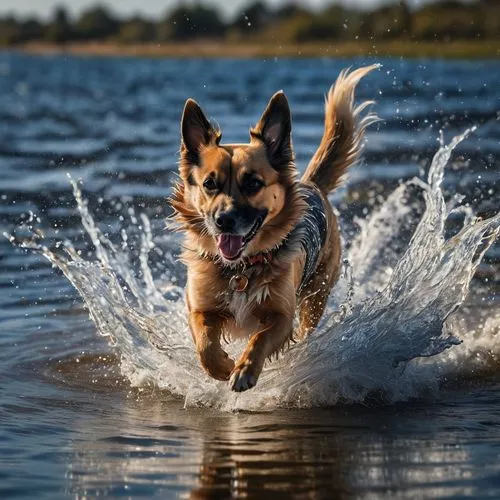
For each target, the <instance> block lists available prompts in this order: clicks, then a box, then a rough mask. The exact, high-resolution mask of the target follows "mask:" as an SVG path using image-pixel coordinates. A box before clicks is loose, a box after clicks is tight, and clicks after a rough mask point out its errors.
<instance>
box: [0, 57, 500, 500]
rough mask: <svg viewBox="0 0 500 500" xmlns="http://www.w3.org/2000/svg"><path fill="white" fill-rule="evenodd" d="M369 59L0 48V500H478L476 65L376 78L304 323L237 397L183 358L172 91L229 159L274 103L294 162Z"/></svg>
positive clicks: (497, 482) (486, 471)
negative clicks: (288, 113) (323, 297)
mask: <svg viewBox="0 0 500 500" xmlns="http://www.w3.org/2000/svg"><path fill="white" fill-rule="evenodd" d="M371 62H374V61H373V60H369V61H368V60H367V61H365V60H361V59H347V60H335V59H316V60H282V59H277V60H262V61H260V60H250V61H239V60H223V59H221V60H210V61H204V60H196V59H193V60H163V59H158V60H150V59H120V58H115V59H106V58H92V57H88V58H83V57H82V58H73V57H66V56H50V57H29V56H24V55H19V54H14V53H1V54H0V94H1V96H2V99H1V100H0V229H1V231H2V232H6V233H7V236H8V237H9V235H15V239H12V241H9V240H8V239H7V238H2V239H1V240H0V331H1V336H0V346H1V348H0V401H1V402H0V422H1V427H0V496H1V497H2V498H9V497H16V498H48V499H55V498H65V497H76V498H93V497H95V496H111V497H149V496H156V497H160V498H175V497H183V498H185V497H189V498H217V499H220V498H229V497H245V498H259V499H263V498H272V499H277V498H351V497H356V498H387V497H394V498H444V497H452V498H464V497H472V498H484V497H487V496H491V497H498V496H500V413H499V411H498V410H499V408H500V364H499V356H500V248H499V245H498V243H494V242H493V239H494V238H495V236H496V235H498V230H499V228H500V218H499V217H498V216H496V214H497V213H498V212H499V208H500V154H499V153H500V123H499V121H498V118H499V111H500V87H499V85H498V82H499V81H500V63H499V62H497V61H476V62H464V61H450V62H445V61H432V60H415V61H403V60H399V59H385V60H381V61H376V62H381V63H382V64H383V66H382V68H381V69H380V70H378V71H376V72H375V73H373V74H371V75H370V76H369V77H367V78H366V80H365V81H363V82H362V83H361V84H360V87H359V92H358V94H357V95H358V98H359V100H365V99H374V100H375V101H376V105H375V108H374V109H375V111H376V112H377V113H378V115H379V116H380V117H381V118H382V121H381V122H380V123H379V124H377V125H376V126H373V127H372V128H371V129H370V131H369V133H368V134H367V141H366V149H365V154H364V158H363V161H362V163H361V164H360V165H359V166H357V167H356V168H355V170H353V171H352V175H351V176H350V180H349V182H348V183H347V185H346V186H345V187H344V188H342V189H341V190H339V191H338V192H337V193H335V195H334V196H333V198H332V200H333V202H334V203H335V205H336V207H337V208H338V210H339V211H340V214H341V220H342V228H343V235H344V240H345V247H346V251H345V254H344V255H345V258H346V260H347V261H348V264H346V267H345V270H344V273H343V276H342V278H341V280H340V282H339V285H338V286H337V287H336V289H335V291H334V293H333V295H332V298H331V301H330V304H329V309H328V313H327V315H326V316H325V319H324V321H323V323H322V324H321V325H320V327H319V329H318V331H317V332H316V333H315V334H314V335H313V336H312V337H311V339H310V341H309V342H306V343H303V344H299V345H296V346H295V347H293V348H292V349H291V351H290V352H288V353H286V354H285V355H284V356H283V357H282V358H281V359H280V360H278V361H277V362H274V363H272V364H270V365H269V367H268V368H267V369H266V371H265V372H264V373H263V376H262V378H261V380H260V381H259V384H258V385H257V387H256V388H255V389H253V390H251V391H249V392H248V393H244V394H241V395H236V394H234V393H231V392H230V391H229V390H228V388H227V386H226V384H224V383H219V382H214V381H211V380H210V379H208V378H207V377H205V376H204V375H203V373H202V372H201V370H200V369H199V366H198V364H197V362H196V359H195V357H194V354H193V350H192V347H191V341H190V338H189V333H188V331H187V327H186V322H185V312H184V306H183V303H182V298H181V294H182V285H183V280H184V276H185V272H184V269H183V268H182V266H181V265H180V263H178V262H177V261H176V259H175V257H176V255H178V253H179V248H180V240H179V237H178V236H176V235H174V234H172V233H171V232H170V231H168V230H166V229H165V218H166V217H167V216H168V215H169V213H170V212H169V209H168V207H167V205H166V203H165V199H166V197H167V196H168V195H169V193H170V190H171V186H172V183H173V182H174V181H175V178H176V176H175V172H176V161H177V157H178V149H179V117H180V113H181V110H182V106H183V103H184V101H185V99H186V98H187V97H194V98H195V99H197V100H198V101H199V102H200V103H201V105H202V106H203V107H204V109H205V110H206V112H207V114H208V115H209V116H211V117H214V118H215V119H216V120H217V121H218V122H219V124H220V126H221V127H222V131H223V141H225V142H242V141H245V140H246V139H247V137H248V128H249V127H250V126H251V125H253V124H254V123H255V122H256V120H257V119H258V117H259V115H260V113H261V112H262V110H263V109H264V107H265V104H266V103H267V100H268V98H269V97H270V95H272V94H273V93H274V92H275V91H276V90H279V89H281V88H282V89H284V91H285V92H286V94H287V95H288V97H289V100H290V104H291V107H292V113H293V122H294V126H293V128H294V131H293V134H294V135H293V138H294V145H295V148H296V152H297V161H298V166H299V168H300V169H303V168H304V167H305V165H306V164H307V161H308V159H309V157H310V156H311V154H312V153H313V152H314V149H315V147H316V145H317V142H318V141H319V138H320V136H321V128H322V106H323V95H324V93H325V91H326V90H327V88H328V86H329V85H330V84H331V83H332V81H333V80H334V79H335V78H336V76H337V74H338V72H339V71H340V70H341V69H342V68H344V67H347V66H354V67H356V66H360V65H362V64H365V63H371ZM474 126H477V130H475V131H472V133H471V134H470V135H469V136H468V137H464V138H463V141H462V142H461V143H460V144H457V145H456V148H455V149H453V150H452V148H446V147H443V148H442V149H441V153H440V155H439V156H438V157H437V158H436V160H435V162H434V164H433V167H432V168H431V169H430V174H431V175H430V176H428V172H429V167H430V165H431V160H432V157H433V155H434V153H435V152H436V151H437V150H438V149H439V148H440V143H439V137H440V131H441V130H442V131H443V144H445V145H446V144H449V143H450V141H451V139H452V137H454V136H457V135H459V134H461V133H463V132H464V131H466V130H467V129H470V128H471V127H474ZM457 142H458V141H457ZM447 155H450V156H451V158H450V161H449V162H448V161H447ZM445 165H446V168H445ZM68 173H69V174H70V176H71V178H72V179H73V182H74V185H73V186H72V185H71V183H70V180H69V179H68V176H67V174H68ZM443 175H444V177H443ZM415 177H418V178H419V179H421V180H412V179H414V178H415ZM80 179H81V183H77V182H76V181H79V180H80ZM75 197H76V199H75ZM443 197H444V198H443ZM77 202H78V203H77ZM454 206H455V208H453V207H454ZM474 215H479V216H480V217H481V219H482V220H477V219H474ZM495 216H496V218H494V217H495ZM489 218H490V219H489ZM489 245H491V246H490V247H489V248H487V247H488V246H489ZM23 246H24V247H25V248H21V247H23ZM26 247H30V248H26ZM486 250H487V251H486ZM484 252H485V253H484ZM61 271H62V272H61ZM77 289H78V291H77ZM89 313H90V316H91V317H92V319H90V318H89ZM460 341H463V342H462V343H460ZM240 348H241V346H236V348H235V349H236V350H237V349H240Z"/></svg>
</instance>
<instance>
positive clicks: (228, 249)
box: [217, 217, 264, 260]
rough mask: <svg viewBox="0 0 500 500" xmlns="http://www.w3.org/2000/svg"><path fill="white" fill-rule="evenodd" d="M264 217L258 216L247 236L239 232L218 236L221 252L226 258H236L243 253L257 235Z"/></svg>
mask: <svg viewBox="0 0 500 500" xmlns="http://www.w3.org/2000/svg"><path fill="white" fill-rule="evenodd" d="M263 221H264V219H263V218H262V217H257V219H256V220H255V222H254V225H253V226H252V228H251V229H250V231H248V233H247V234H246V235H245V236H240V235H239V234H230V233H223V234H221V235H219V236H218V237H217V246H218V247H219V252H220V253H221V255H222V256H223V257H224V258H225V259H226V260H236V259H238V258H239V257H240V255H241V254H242V253H243V250H244V249H245V247H246V246H247V245H248V243H250V241H251V240H252V239H253V238H254V237H255V235H256V234H257V231H258V230H259V229H260V227H261V226H262V222H263Z"/></svg>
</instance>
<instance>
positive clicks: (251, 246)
mask: <svg viewBox="0 0 500 500" xmlns="http://www.w3.org/2000/svg"><path fill="white" fill-rule="evenodd" d="M376 67H377V66H376V65H373V66H368V67H364V68H360V69H357V70H356V71H352V72H349V71H348V70H345V71H343V72H341V73H340V75H339V77H338V79H337V81H336V83H335V84H334V85H333V86H332V87H331V89H330V91H329V93H328V96H327V98H326V104H325V126H324V133H323V138H322V139H321V142H320V145H319V147H318V149H317V151H316V153H315V154H314V156H313V158H312V159H311V162H310V163H309V165H308V167H307V169H306V171H305V173H304V175H303V176H302V178H301V179H300V181H299V180H298V172H297V168H296V166H295V162H294V158H295V156H294V151H293V147H292V139H291V128H292V122H291V115H290V108H289V106H288V101H287V98H286V97H285V94H284V93H283V92H277V93H276V94H274V95H273V97H272V98H271V100H270V101H269V103H268V105H267V107H266V109H265V111H264V114H263V115H262V117H261V119H260V120H259V122H258V123H257V125H256V126H255V127H254V128H252V129H251V130H250V142H249V143H248V144H222V143H221V138H222V134H221V131H220V130H219V128H218V127H217V126H215V125H214V124H212V123H211V122H209V121H208V119H207V118H206V117H205V114H204V113H203V111H202V110H201V108H200V106H199V105H198V104H197V103H196V102H195V101H194V100H193V99H188V100H187V101H186V104H185V107H184V112H183V115H182V121H181V135H182V141H181V158H180V164H179V173H180V182H179V183H178V184H177V186H176V188H175V190H174V194H173V196H172V197H171V199H170V204H171V206H172V207H173V209H174V215H173V217H174V220H175V221H176V223H177V227H178V228H179V229H180V230H182V231H183V232H184V234H185V246H184V251H183V254H182V261H183V262H184V263H185V264H186V266H187V275H188V277H187V286H186V302H187V308H188V314H189V318H188V319H189V325H190V328H191V333H192V336H193V340H194V343H195V345H196V350H197V353H198V357H199V360H200V362H201V365H202V367H203V368H204V370H205V371H206V372H207V373H208V374H209V375H210V376H212V377H213V378H215V379H218V380H230V382H229V383H230V386H231V389H232V390H234V391H237V392H240V391H245V390H247V389H250V388H251V387H253V386H255V384H256V383H257V379H258V378H259V375H260V373H261V371H262V368H263V366H264V362H265V360H266V359H267V358H270V357H271V356H272V355H274V354H277V353H279V351H280V350H282V349H283V348H284V347H285V346H286V345H288V343H289V342H290V340H292V339H293V338H304V337H305V336H306V335H308V334H309V333H310V332H311V331H312V330H313V329H314V328H315V327H316V325H317V324H318V322H319V320H320V318H321V315H322V314H323V311H324V309H325V305H326V301H327V298H328V295H329V293H330V290H331V288H332V287H333V285H334V284H335V282H336V280H337V278H338V275H339V269H340V263H341V243H340V235H339V228H338V224H337V219H336V217H335V215H334V212H333V209H332V206H331V205H330V202H329V201H328V194H329V193H330V192H331V191H333V190H334V189H335V188H337V187H338V186H339V185H340V183H341V181H342V177H343V175H344V174H345V173H346V171H347V169H348V168H349V167H350V166H352V165H353V164H354V163H355V162H356V161H357V159H358V157H359V154H360V151H361V146H362V139H363V136H364V132H365V129H366V127H367V126H368V125H370V124H371V123H373V122H374V121H375V120H376V117H375V115H373V114H371V113H367V114H364V117H363V116H362V115H363V111H364V110H366V108H367V106H369V105H370V104H371V101H368V102H364V103H362V104H361V105H359V106H358V107H355V106H354V90H355V88H356V85H357V84H358V82H359V81H360V79H361V78H362V77H364V76H365V75H366V74H367V73H369V72H370V71H372V70H373V69H375V68H376ZM296 311H298V320H299V326H298V330H297V331H296V332H295V333H294V327H293V324H294V318H295V314H296ZM242 336H244V337H246V338H248V344H247V346H246V348H245V350H244V352H243V354H242V355H241V356H240V358H239V359H238V361H237V362H236V363H235V362H234V361H233V360H232V359H231V358H230V357H229V356H228V355H227V353H226V352H225V351H224V350H223V348H222V346H221V339H225V338H229V339H231V338H236V337H242Z"/></svg>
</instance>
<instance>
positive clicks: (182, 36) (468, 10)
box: [0, 0, 500, 46]
mask: <svg viewBox="0 0 500 500" xmlns="http://www.w3.org/2000/svg"><path fill="white" fill-rule="evenodd" d="M195 39H213V40H216V39H219V40H220V39H225V40H228V41H234V42H237V41H252V40H253V41H255V42H273V41H275V42H280V43H301V42H307V41H324V40H332V41H335V40H338V41H354V40H376V39H387V40H390V39H407V40H443V41H446V40H457V39H500V0H477V1H476V2H474V3H467V4H464V3H461V2H460V1H458V0H442V1H438V2H436V3H432V4H428V5H425V6H424V7H421V8H419V9H416V10H412V9H410V8H409V7H408V4H407V3H406V1H404V0H403V1H399V2H397V3H395V4H392V5H385V6H383V7H379V8H377V9H375V10H373V11H371V12H366V11H360V10H354V9H352V8H346V7H342V6H339V5H337V4H334V5H330V6H328V7H326V8H325V9H323V10H322V11H320V12H317V11H312V10H310V9H308V8H307V7H304V6H303V5H299V4H294V3H289V4H286V5H284V6H281V7H277V8H271V7H269V6H268V5H267V4H266V3H265V2H262V1H256V2H254V3H251V4H249V5H247V6H246V7H245V8H244V9H242V10H241V11H240V12H239V13H238V15H237V16H236V17H235V18H234V19H232V20H230V21H225V20H224V18H223V17H222V16H221V15H220V13H219V11H218V10H217V9H215V8H214V7H211V6H207V5H205V4H203V3H198V4H189V5H179V6H178V7H176V8H174V9H173V10H171V11H169V12H168V13H167V14H166V15H165V16H163V17H162V18H161V19H159V20H155V21H153V20H151V19H147V18H144V17H140V16H135V17H132V18H129V19H119V18H118V17H116V16H115V15H114V14H113V13H112V12H111V11H110V10H109V9H108V8H106V7H105V6H103V5H94V6H92V7H90V8H89V9H87V10H85V11H84V12H82V13H81V14H80V15H79V16H78V17H77V18H76V19H73V18H71V16H70V15H69V14H68V12H67V10H66V9H65V7H64V6H60V7H57V8H56V9H55V11H54V13H53V15H52V17H51V19H50V20H49V21H48V22H42V21H40V20H38V19H35V18H31V19H24V20H21V19H17V18H15V17H13V16H6V17H0V45H4V46H11V45H16V44H22V43H26V42H30V41H46V42H51V43H57V44H64V43H68V42H77V41H113V42H119V43H144V42H181V41H189V40H195Z"/></svg>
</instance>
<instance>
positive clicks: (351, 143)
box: [301, 64, 379, 194]
mask: <svg viewBox="0 0 500 500" xmlns="http://www.w3.org/2000/svg"><path fill="white" fill-rule="evenodd" d="M378 67H379V65H378V64H374V65H372V66H366V67H364V68H359V69H357V70H355V71H352V72H349V69H347V70H344V71H342V72H341V73H340V75H339V77H338V78H337V81H336V82H335V84H334V85H332V86H331V88H330V91H329V92H328V95H327V96H326V102H325V130H324V132H323V138H322V139H321V143H320V145H319V147H318V149H317V151H316V153H314V156H313V157H312V159H311V161H310V163H309V165H308V166H307V169H306V171H305V173H304V175H303V176H302V179H301V182H312V183H314V184H315V185H316V186H318V187H319V189H320V190H321V191H322V192H323V193H324V194H328V193H329V192H331V191H333V190H334V189H335V188H336V187H338V186H339V185H340V184H341V183H342V176H343V175H344V174H345V173H346V171H347V169H348V168H349V167H350V166H352V165H353V164H354V163H356V161H357V159H358V157H359V154H360V152H361V143H362V140H363V136H364V132H365V130H366V128H367V127H368V126H369V125H371V124H372V123H374V122H376V121H377V120H378V118H377V116H376V115H375V114H374V113H368V114H365V115H364V116H362V113H363V111H364V110H366V108H367V107H368V106H370V105H371V104H373V101H365V102H363V103H362V104H360V105H359V106H357V107H355V106H354V90H355V89H356V85H357V84H358V82H359V81H360V80H361V78H363V77H364V76H365V75H366V74H368V73H369V72H370V71H372V70H374V69H375V68H378Z"/></svg>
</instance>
